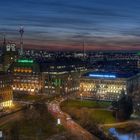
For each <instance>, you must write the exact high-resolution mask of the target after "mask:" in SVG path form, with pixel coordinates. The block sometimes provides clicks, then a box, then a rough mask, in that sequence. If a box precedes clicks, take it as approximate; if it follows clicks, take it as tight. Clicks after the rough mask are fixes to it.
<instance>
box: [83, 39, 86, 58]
mask: <svg viewBox="0 0 140 140" xmlns="http://www.w3.org/2000/svg"><path fill="white" fill-rule="evenodd" d="M85 56H86V54H85V40H84V41H83V60H85Z"/></svg>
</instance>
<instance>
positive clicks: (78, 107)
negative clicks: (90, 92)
mask: <svg viewBox="0 0 140 140" xmlns="http://www.w3.org/2000/svg"><path fill="white" fill-rule="evenodd" d="M110 105H111V103H110V102H103V101H100V102H99V101H98V102H96V101H89V100H83V101H79V100H68V101H64V102H63V103H62V104H61V108H62V110H63V111H65V112H67V113H68V114H70V115H71V116H72V117H73V118H74V119H76V120H82V121H84V120H86V121H87V119H86V118H88V120H89V121H93V122H95V123H100V124H101V123H102V124H103V123H104V124H105V123H114V122H116V120H115V118H114V117H113V115H112V112H111V111H108V110H105V109H104V108H107V107H109V106H110Z"/></svg>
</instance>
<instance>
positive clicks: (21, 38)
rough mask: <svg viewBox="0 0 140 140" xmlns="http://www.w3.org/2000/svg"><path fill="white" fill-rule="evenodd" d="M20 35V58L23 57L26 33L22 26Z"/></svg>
mask: <svg viewBox="0 0 140 140" xmlns="http://www.w3.org/2000/svg"><path fill="white" fill-rule="evenodd" d="M19 33H20V51H19V54H20V56H23V33H24V28H23V27H22V26H21V27H20V30H19Z"/></svg>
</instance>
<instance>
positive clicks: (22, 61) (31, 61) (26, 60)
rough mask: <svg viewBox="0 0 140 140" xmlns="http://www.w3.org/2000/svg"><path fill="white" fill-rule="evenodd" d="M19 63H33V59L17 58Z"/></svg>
mask: <svg viewBox="0 0 140 140" xmlns="http://www.w3.org/2000/svg"><path fill="white" fill-rule="evenodd" d="M17 62H18V63H33V62H34V61H33V60H28V59H19V60H17Z"/></svg>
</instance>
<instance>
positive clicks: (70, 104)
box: [61, 100, 111, 108]
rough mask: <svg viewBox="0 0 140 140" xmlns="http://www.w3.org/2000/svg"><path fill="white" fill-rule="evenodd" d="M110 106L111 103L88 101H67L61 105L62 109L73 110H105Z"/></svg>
mask: <svg viewBox="0 0 140 140" xmlns="http://www.w3.org/2000/svg"><path fill="white" fill-rule="evenodd" d="M110 105H111V102H105V101H90V100H83V101H80V100H68V101H64V102H63V103H62V105H61V106H62V107H75V108H83V107H87V108H107V107H109V106H110Z"/></svg>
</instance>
